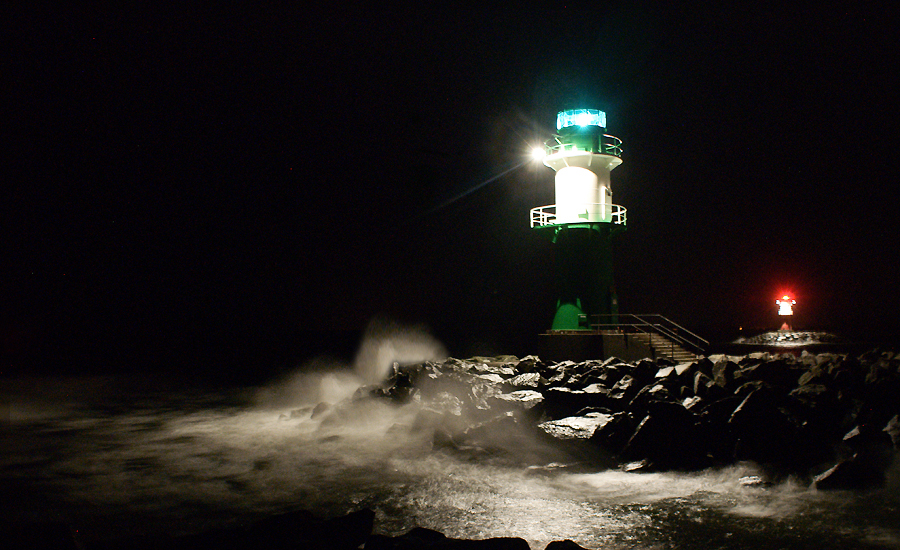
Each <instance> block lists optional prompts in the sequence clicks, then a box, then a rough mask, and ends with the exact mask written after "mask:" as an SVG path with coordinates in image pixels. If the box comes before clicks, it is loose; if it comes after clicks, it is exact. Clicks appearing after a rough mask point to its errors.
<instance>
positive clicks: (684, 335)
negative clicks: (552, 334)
mask: <svg viewBox="0 0 900 550" xmlns="http://www.w3.org/2000/svg"><path fill="white" fill-rule="evenodd" d="M613 318H617V322H614V323H613V322H609V323H604V322H602V321H603V320H604V319H613ZM623 319H625V320H626V322H624V323H623V322H621V321H622V320H623ZM592 320H596V321H597V322H592V323H591V328H592V329H594V330H597V331H601V330H617V331H621V332H638V333H643V334H648V335H649V334H658V335H660V336H662V337H663V338H665V339H666V340H668V342H669V343H670V346H669V352H670V354H674V351H675V346H676V345H677V346H679V347H681V348H682V349H684V350H685V351H689V352H691V353H694V354H696V355H703V354H704V353H705V352H706V349H707V348H708V347H709V341H708V340H706V339H704V338H701V337H700V336H698V335H696V334H694V333H693V332H691V331H689V330H688V329H686V328H684V327H683V326H681V325H679V324H678V323H676V322H675V321H673V320H671V319H669V318H667V317H665V316H663V315H660V314H659V313H644V314H640V315H635V314H631V313H619V314H617V315H616V314H600V315H592ZM627 321H631V322H627Z"/></svg>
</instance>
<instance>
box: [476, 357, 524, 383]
mask: <svg viewBox="0 0 900 550" xmlns="http://www.w3.org/2000/svg"><path fill="white" fill-rule="evenodd" d="M475 372H477V373H478V374H482V375H483V374H493V375H497V376H500V377H502V378H504V379H506V378H512V377H513V376H515V375H516V371H515V369H513V367H512V366H511V365H510V364H509V363H500V362H493V361H492V362H487V363H476V364H475Z"/></svg>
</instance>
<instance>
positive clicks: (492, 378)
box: [475, 373, 506, 384]
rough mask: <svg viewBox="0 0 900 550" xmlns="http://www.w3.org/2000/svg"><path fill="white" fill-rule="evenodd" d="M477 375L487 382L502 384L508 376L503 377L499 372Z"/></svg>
mask: <svg viewBox="0 0 900 550" xmlns="http://www.w3.org/2000/svg"><path fill="white" fill-rule="evenodd" d="M475 376H477V377H478V378H480V379H482V380H484V381H485V382H488V383H491V384H502V383H503V382H504V381H506V378H503V377H502V376H500V375H499V374H495V373H491V374H476V375H475Z"/></svg>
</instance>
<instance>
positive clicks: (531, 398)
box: [490, 390, 544, 411]
mask: <svg viewBox="0 0 900 550" xmlns="http://www.w3.org/2000/svg"><path fill="white" fill-rule="evenodd" d="M543 401H544V396H543V394H541V393H540V392H537V391H534V390H518V391H514V392H510V393H498V394H495V395H492V396H491V398H490V402H491V404H492V408H498V409H500V410H501V411H506V410H530V409H532V408H534V407H536V406H537V405H540V404H541V403H543Z"/></svg>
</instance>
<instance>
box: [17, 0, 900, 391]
mask: <svg viewBox="0 0 900 550" xmlns="http://www.w3.org/2000/svg"><path fill="white" fill-rule="evenodd" d="M305 4H307V3H302V2H297V3H293V4H292V5H291V6H290V7H279V6H278V5H277V4H276V3H265V5H266V6H269V7H266V8H259V9H258V10H257V9H252V10H251V9H249V8H246V9H244V10H243V11H241V10H236V9H234V8H217V9H197V10H193V9H188V8H185V7H182V8H176V9H175V10H174V11H167V9H166V8H160V9H158V10H156V11H151V10H152V8H150V9H148V11H144V12H129V11H102V12H101V11H98V12H93V13H91V12H88V11H84V10H85V8H78V9H77V10H72V9H69V8H55V9H53V10H48V11H43V12H41V11H38V9H37V8H31V7H28V8H10V7H8V6H7V7H4V8H3V10H4V14H3V20H4V21H5V23H6V26H7V27H8V28H9V32H7V33H6V34H7V38H8V39H9V40H8V44H9V47H8V48H6V49H5V53H4V55H3V58H4V59H3V62H2V74H3V76H2V78H3V80H5V81H6V83H7V85H6V86H4V88H5V89H7V90H11V94H10V93H7V94H5V97H6V101H5V102H4V103H5V105H4V107H3V110H4V116H3V122H2V128H3V136H4V139H3V141H4V143H5V146H4V149H5V152H6V153H7V155H5V156H6V157H7V161H5V162H4V170H3V172H4V177H3V181H4V183H5V185H4V186H3V188H4V190H3V191H2V193H3V200H2V225H3V227H2V235H3V237H2V241H3V245H4V252H3V256H4V258H3V284H4V287H5V288H4V291H3V293H4V300H3V305H2V318H0V322H2V325H0V329H2V339H3V340H2V343H3V355H4V357H3V364H2V365H0V370H2V371H3V373H4V374H6V373H14V374H15V373H29V372H65V373H81V372H125V371H129V370H134V369H138V370H159V371H161V372H168V371H178V370H190V369H199V370H202V371H206V372H222V373H226V374H229V373H230V374H235V373H246V372H249V371H253V372H265V371H266V370H267V369H277V368H278V366H279V365H285V364H290V363H291V362H293V361H299V360H301V359H302V358H303V357H304V356H306V355H309V354H310V353H312V352H313V351H319V350H328V349H329V347H330V348H331V351H335V352H337V353H345V354H347V355H351V356H352V353H353V350H354V349H355V345H356V343H357V341H358V337H359V333H360V331H362V330H363V329H364V328H365V327H366V326H367V325H368V324H369V323H370V321H371V320H372V319H389V320H395V321H397V322H401V323H409V324H417V325H422V326H425V327H428V328H429V329H430V330H431V331H432V332H433V333H434V334H435V335H436V336H437V337H438V338H440V339H442V340H443V341H445V343H446V344H447V346H448V348H449V352H450V353H451V354H452V355H455V356H463V355H466V354H473V353H513V354H520V355H522V354H525V353H529V352H532V351H533V347H532V346H533V343H534V340H535V335H536V334H537V333H538V332H540V331H543V330H545V329H547V328H549V324H550V320H551V318H552V311H553V309H552V308H553V303H552V301H553V298H554V294H553V277H552V265H553V264H552V254H553V250H552V245H550V244H549V243H547V242H544V241H542V240H541V237H540V236H538V235H535V234H533V233H532V232H531V230H530V229H529V227H528V210H529V209H530V208H532V207H535V206H541V205H546V204H551V203H553V202H554V197H553V172H552V171H551V170H550V169H548V168H546V167H543V166H542V165H540V164H537V165H534V164H526V165H524V166H521V167H518V168H516V169H514V170H512V171H509V172H508V173H506V174H505V175H503V176H502V177H499V178H497V179H495V180H493V181H491V182H490V183H487V184H485V185H481V184H483V183H484V182H486V181H487V180H489V179H491V178H493V177H495V176H497V175H498V174H501V173H503V172H504V171H506V170H509V169H510V168H511V167H514V166H516V165H519V164H520V163H522V162H523V161H525V160H526V157H527V155H528V154H529V151H530V149H531V148H532V147H533V146H535V145H536V144H539V143H540V142H542V141H543V140H545V139H547V138H549V137H550V135H551V134H552V132H553V131H555V117H556V112H557V111H559V110H562V109H564V108H574V107H590V108H599V109H602V110H604V111H606V113H607V120H608V132H609V133H611V134H613V135H616V136H618V137H620V138H621V139H622V140H623V141H624V154H623V160H624V164H623V165H622V166H620V167H619V168H617V169H616V170H614V171H613V173H612V183H613V193H614V195H613V200H614V202H615V203H617V204H621V205H623V206H625V207H626V208H627V209H628V230H627V231H626V232H625V233H623V234H621V235H619V236H618V237H617V240H616V242H615V245H614V256H615V273H616V282H617V289H618V292H619V299H620V303H621V306H622V310H623V311H624V312H630V313H655V312H658V313H662V314H664V315H666V316H668V317H671V318H672V319H674V320H676V321H678V322H680V323H681V324H683V325H685V326H686V327H688V328H690V329H692V330H695V331H697V332H700V333H701V335H708V336H709V337H710V338H711V339H715V338H720V337H724V336H723V335H730V334H734V335H736V334H737V331H738V327H744V329H745V331H747V330H752V329H757V328H763V329H765V328H777V327H771V326H769V325H771V324H772V323H777V317H776V316H775V312H776V307H775V303H774V301H775V299H776V298H777V297H779V296H780V294H781V293H783V292H790V293H792V295H793V296H795V297H796V299H797V301H798V306H797V318H796V324H797V326H798V327H800V328H810V329H814V328H822V329H829V330H836V331H841V332H844V333H848V334H849V333H859V332H860V331H871V330H874V331H877V332H878V334H880V335H881V337H884V336H886V337H888V338H893V337H894V336H895V335H898V334H900V332H898V329H900V316H898V314H897V309H898V304H900V291H898V287H897V284H896V282H895V281H896V279H897V268H896V265H897V263H898V260H897V258H898V257H900V256H898V253H900V250H898V244H897V242H898V238H897V237H898V231H897V220H898V214H897V212H898V208H897V202H896V200H894V199H895V197H896V195H897V193H896V189H897V185H898V170H897V162H896V160H895V158H896V156H897V154H898V153H897V151H898V150H900V149H898V139H897V134H898V132H900V125H898V109H897V99H896V90H897V86H896V72H897V69H898V67H900V64H898V55H897V52H898V47H900V45H898V43H897V39H896V35H897V32H896V30H895V28H896V27H895V24H896V23H897V22H898V21H897V20H896V19H892V18H891V16H890V14H889V13H887V12H882V11H879V10H878V9H874V8H866V7H864V6H865V5H867V4H860V5H856V4H846V5H843V6H841V7H840V9H837V10H834V11H829V12H823V11H818V10H817V11H807V10H804V9H802V8H801V7H793V6H792V5H790V4H789V5H787V6H784V5H782V6H780V7H778V8H775V9H773V8H771V7H769V8H765V7H764V6H763V5H758V4H754V5H752V6H748V7H746V8H744V9H737V8H728V9H727V10H726V11H722V9H723V8H711V7H709V6H706V5H705V4H702V3H698V4H690V3H687V4H681V3H672V5H671V6H669V7H660V6H659V5H657V4H661V3H642V2H608V3H597V2H595V3H591V4H584V5H577V4H565V3H560V4H558V5H555V6H554V7H550V6H551V5H552V4H547V3H544V8H543V9H537V8H535V7H531V6H522V5H517V6H516V8H515V9H511V8H506V9H503V10H499V9H498V10H495V11H492V10H491V9H489V8H479V9H475V10H471V9H466V8H463V7H460V6H455V7H452V8H448V9H447V10H446V11H440V10H439V9H438V8H433V7H424V6H423V5H419V6H414V7H408V8H378V9H375V8H366V7H363V6H358V5H352V4H341V3H335V6H334V7H322V6H320V7H317V8H312V9H311V8H309V7H306V6H305ZM329 5H330V3H329ZM711 5H712V4H710V6H711ZM10 10H19V11H10ZM67 10H68V11H67ZM9 84H11V86H10V85H9ZM9 159H12V162H9ZM479 186H480V187H479ZM469 191H471V192H469ZM454 199H455V200H454Z"/></svg>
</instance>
